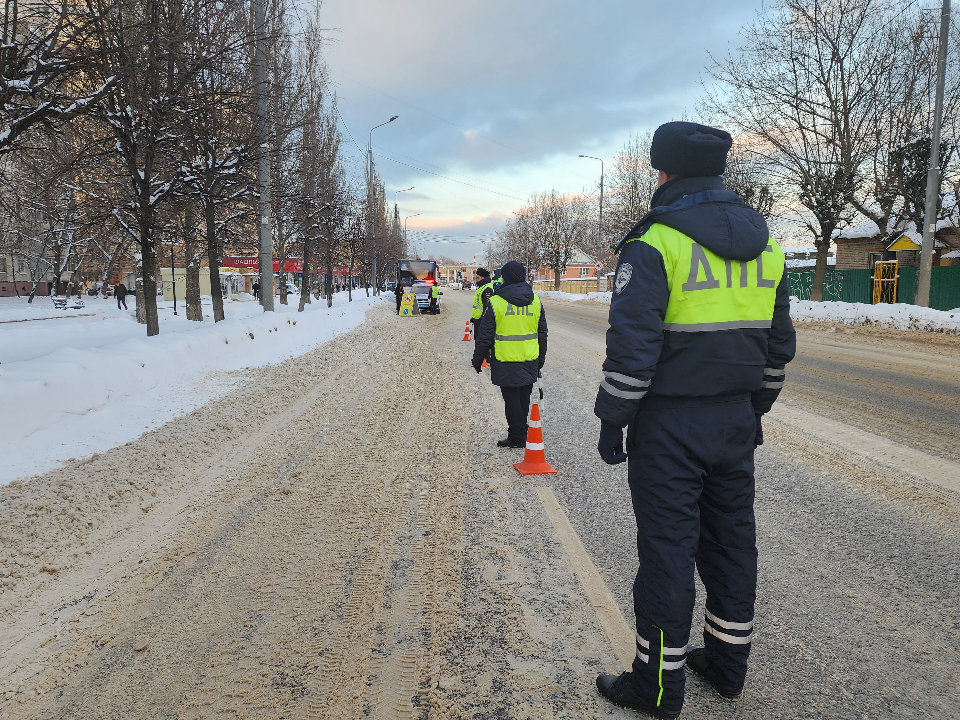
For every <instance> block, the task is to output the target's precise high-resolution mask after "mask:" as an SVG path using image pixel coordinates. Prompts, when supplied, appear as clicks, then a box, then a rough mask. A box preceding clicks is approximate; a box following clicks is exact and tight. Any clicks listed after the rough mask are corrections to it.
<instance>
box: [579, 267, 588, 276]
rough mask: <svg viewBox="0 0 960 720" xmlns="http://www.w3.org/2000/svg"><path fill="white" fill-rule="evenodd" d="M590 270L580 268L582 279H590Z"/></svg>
mask: <svg viewBox="0 0 960 720" xmlns="http://www.w3.org/2000/svg"><path fill="white" fill-rule="evenodd" d="M589 275H590V268H586V267H582V268H580V277H589Z"/></svg>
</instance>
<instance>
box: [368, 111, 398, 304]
mask: <svg viewBox="0 0 960 720" xmlns="http://www.w3.org/2000/svg"><path fill="white" fill-rule="evenodd" d="M398 117H400V116H399V115H394V116H393V117H392V118H390V119H389V120H387V121H386V122H385V123H380V124H379V125H377V126H376V127H372V128H370V144H369V145H367V209H368V211H369V215H370V219H369V220H368V225H369V227H370V274H371V276H372V278H371V279H372V280H373V294H374V295H379V294H380V286H379V285H378V284H377V238H376V232H377V220H376V217H375V216H374V212H373V131H374V130H376V129H377V128H381V127H383V126H384V125H389V124H390V123H392V122H393V121H394V120H396V119H397V118H398Z"/></svg>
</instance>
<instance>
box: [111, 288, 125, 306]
mask: <svg viewBox="0 0 960 720" xmlns="http://www.w3.org/2000/svg"><path fill="white" fill-rule="evenodd" d="M113 294H114V295H116V296H117V310H119V309H120V303H123V309H124V310H126V309H127V286H126V285H124V284H123V283H117V286H116V287H115V288H114V289H113Z"/></svg>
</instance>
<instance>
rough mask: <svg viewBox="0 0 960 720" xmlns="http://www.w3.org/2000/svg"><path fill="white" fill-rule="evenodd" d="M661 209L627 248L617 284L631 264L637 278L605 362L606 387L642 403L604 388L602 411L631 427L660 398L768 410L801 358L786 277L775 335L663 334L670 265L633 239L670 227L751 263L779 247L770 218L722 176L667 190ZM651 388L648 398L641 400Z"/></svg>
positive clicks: (630, 279)
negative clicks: (748, 402) (743, 402)
mask: <svg viewBox="0 0 960 720" xmlns="http://www.w3.org/2000/svg"><path fill="white" fill-rule="evenodd" d="M651 206H652V209H651V211H650V212H649V213H648V214H647V215H646V216H644V218H643V219H642V220H640V222H638V223H637V224H636V225H635V226H634V228H633V229H632V230H631V231H630V232H629V233H628V234H627V235H626V237H624V239H623V240H621V241H620V245H619V246H618V250H619V251H620V258H619V264H618V272H617V276H616V277H620V273H619V268H620V266H621V265H623V264H624V263H630V265H632V267H633V272H632V275H629V276H626V277H627V282H626V284H624V285H623V286H622V287H621V288H620V289H619V291H617V290H615V291H614V293H613V299H612V301H611V303H610V328H609V329H608V330H607V357H606V360H604V363H603V370H604V375H605V383H607V384H609V385H610V386H612V387H613V388H614V392H615V393H616V392H617V391H621V392H624V393H627V394H630V395H632V396H634V397H630V398H625V397H623V396H617V395H615V394H612V393H610V392H608V391H607V390H606V389H605V388H604V387H603V386H601V388H600V390H599V391H598V393H597V401H596V404H595V406H594V412H595V413H596V415H597V416H598V417H599V418H600V419H601V420H603V421H605V422H609V423H612V424H614V425H617V426H618V427H623V426H624V425H627V424H629V423H630V422H632V420H633V418H634V416H635V415H636V414H637V411H638V410H639V408H640V406H641V404H642V403H644V402H647V403H649V402H651V401H653V397H656V396H666V397H678V398H714V397H722V396H737V395H742V396H747V395H749V396H750V397H751V399H752V401H753V406H754V410H755V411H756V412H758V413H765V412H768V411H769V410H770V408H771V406H772V405H773V403H774V401H775V400H776V399H777V396H778V395H779V393H780V387H782V385H783V380H784V367H785V365H786V364H787V363H788V362H790V361H791V360H792V359H793V356H794V354H795V352H796V334H795V332H794V329H793V323H792V322H791V321H790V298H789V293H788V289H787V275H786V272H784V274H783V277H782V279H781V281H780V283H779V284H778V286H777V290H776V301H775V304H774V311H773V313H774V314H773V323H772V327H770V328H769V329H766V328H763V329H760V328H746V329H733V330H720V331H712V332H672V331H670V330H664V329H663V319H664V315H665V313H666V309H667V302H668V300H669V294H670V293H669V288H668V284H667V276H666V271H665V269H664V264H663V258H662V256H661V255H660V253H659V252H658V251H657V250H656V249H654V248H653V247H651V246H650V245H648V244H647V243H644V242H627V240H629V239H631V238H638V237H641V236H642V235H643V233H645V232H646V231H647V229H649V227H650V226H651V225H653V224H654V223H660V224H663V225H666V226H668V227H671V228H673V229H675V230H678V231H679V232H681V233H683V234H684V235H686V236H688V237H689V238H691V239H692V240H693V241H695V242H698V243H700V244H701V245H703V246H705V247H707V248H709V249H710V250H711V251H713V252H714V253H716V254H717V255H719V256H721V257H723V258H728V259H731V260H740V261H749V260H754V259H755V258H757V257H758V256H759V255H760V253H761V252H762V251H763V249H764V248H765V247H766V245H767V243H768V242H769V233H768V230H767V223H766V221H765V220H764V219H763V216H762V215H760V214H759V213H758V212H756V211H755V210H752V209H751V208H748V207H747V206H746V205H745V204H744V203H743V201H742V200H741V199H740V198H739V197H737V195H736V194H735V193H732V192H730V191H728V190H724V189H723V180H722V179H721V178H719V177H700V178H678V179H675V180H672V181H670V182H668V183H665V184H664V185H662V186H661V187H660V188H659V189H658V190H657V192H656V193H655V194H654V196H653V200H652V202H651ZM618 375H619V376H621V378H623V379H618V378H617V376H618ZM648 383H649V387H648V389H647V392H646V394H645V395H644V396H643V397H641V398H639V399H638V398H636V397H635V396H636V395H638V394H640V393H639V392H638V390H639V389H640V388H644V387H647V385H648ZM641 392H642V391H641Z"/></svg>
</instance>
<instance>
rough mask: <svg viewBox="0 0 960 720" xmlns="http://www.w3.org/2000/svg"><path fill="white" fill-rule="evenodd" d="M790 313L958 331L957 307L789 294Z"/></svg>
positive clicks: (800, 316)
mask: <svg viewBox="0 0 960 720" xmlns="http://www.w3.org/2000/svg"><path fill="white" fill-rule="evenodd" d="M790 316H791V317H792V318H793V319H794V320H813V321H821V322H838V323H843V324H845V325H879V326H881V327H888V328H895V329H897V330H926V331H930V332H945V333H950V334H960V308H957V309H955V310H946V311H945V310H931V309H930V308H925V307H920V306H918V305H906V304H903V303H897V304H896V305H891V304H888V303H879V304H877V305H868V304H866V303H845V302H813V301H811V300H798V299H797V298H795V297H792V298H790Z"/></svg>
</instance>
